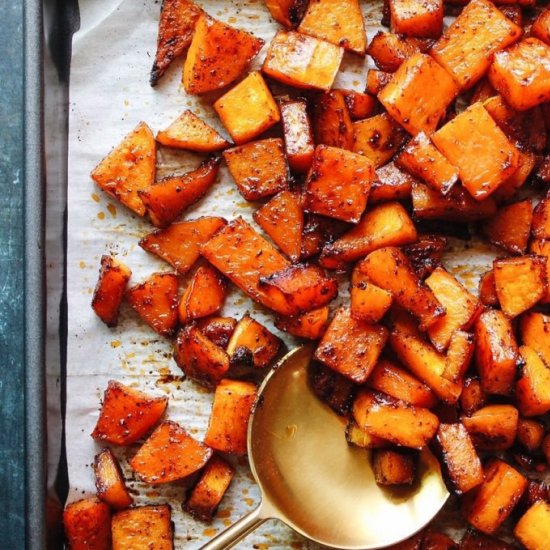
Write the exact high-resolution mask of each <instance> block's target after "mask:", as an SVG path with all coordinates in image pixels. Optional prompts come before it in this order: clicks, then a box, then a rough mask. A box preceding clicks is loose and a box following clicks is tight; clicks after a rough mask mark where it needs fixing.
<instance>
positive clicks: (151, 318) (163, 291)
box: [126, 273, 178, 336]
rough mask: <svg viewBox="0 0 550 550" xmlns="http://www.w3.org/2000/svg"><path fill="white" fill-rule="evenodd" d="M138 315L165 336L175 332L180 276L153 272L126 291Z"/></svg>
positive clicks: (127, 297)
mask: <svg viewBox="0 0 550 550" xmlns="http://www.w3.org/2000/svg"><path fill="white" fill-rule="evenodd" d="M126 299H127V300H128V303H129V304H130V305H131V306H132V307H133V308H134V309H135V310H136V312H137V313H138V315H139V316H140V317H141V318H142V319H143V320H144V321H145V322H146V323H147V324H148V325H149V326H150V327H151V328H152V329H153V330H154V331H155V332H158V333H159V334H162V335H163V336H170V335H171V334H173V332H174V330H175V329H176V325H177V323H178V311H177V307H178V278H177V276H176V275H174V274H173V273H153V274H152V275H150V276H149V277H148V278H147V279H146V280H145V281H144V282H143V283H141V284H139V285H135V286H133V287H132V288H130V289H129V290H128V292H127V293H126Z"/></svg>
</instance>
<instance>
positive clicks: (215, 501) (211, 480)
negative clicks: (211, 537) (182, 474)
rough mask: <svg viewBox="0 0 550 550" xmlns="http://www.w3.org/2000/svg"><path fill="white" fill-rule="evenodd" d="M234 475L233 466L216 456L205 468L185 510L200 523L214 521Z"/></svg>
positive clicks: (186, 503) (187, 501)
mask: <svg viewBox="0 0 550 550" xmlns="http://www.w3.org/2000/svg"><path fill="white" fill-rule="evenodd" d="M234 475H235V470H234V469H233V467H232V466H231V464H229V463H228V462H226V461H225V460H223V459H222V458H220V457H219V456H216V455H214V456H213V457H212V458H211V459H210V461H209V462H208V464H207V465H206V466H205V467H204V470H203V472H202V474H201V477H200V479H199V481H198V483H197V484H196V485H195V487H193V490H192V491H191V494H190V495H189V497H188V498H187V500H186V502H185V504H184V506H183V509H184V510H185V511H186V512H187V513H189V514H191V515H192V516H193V517H194V518H196V519H198V520H200V521H205V522H210V521H212V519H213V518H214V516H215V514H216V510H217V509H218V506H219V504H220V502H221V501H222V499H223V497H224V495H225V492H226V491H227V489H228V488H229V484H230V483H231V480H232V479H233V476H234Z"/></svg>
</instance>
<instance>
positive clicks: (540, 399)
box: [516, 346, 550, 416]
mask: <svg viewBox="0 0 550 550" xmlns="http://www.w3.org/2000/svg"><path fill="white" fill-rule="evenodd" d="M519 352H520V354H521V357H522V359H523V363H522V364H521V365H520V368H519V372H520V375H519V379H518V381H517V382H516V402H517V404H518V408H519V410H520V412H521V414H522V415H523V416H540V415H543V414H546V413H547V412H548V411H550V367H548V366H547V365H545V364H544V361H543V360H542V359H541V358H540V357H539V355H538V354H537V352H536V351H535V350H534V349H533V348H530V347H529V346H521V347H520V348H519Z"/></svg>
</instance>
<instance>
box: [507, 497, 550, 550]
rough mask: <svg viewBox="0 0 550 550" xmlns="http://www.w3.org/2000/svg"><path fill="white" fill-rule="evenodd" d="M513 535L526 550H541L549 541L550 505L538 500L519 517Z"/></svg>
mask: <svg viewBox="0 0 550 550" xmlns="http://www.w3.org/2000/svg"><path fill="white" fill-rule="evenodd" d="M514 535H515V537H516V539H518V540H519V541H520V542H521V544H522V545H523V546H524V547H525V548H527V550H541V549H542V548H544V547H545V546H546V545H547V544H548V541H549V540H550V504H548V502H544V501H543V500H539V501H537V502H535V504H533V506H531V508H529V510H527V512H525V514H524V515H523V516H521V518H520V520H519V521H518V522H517V524H516V527H515V528H514Z"/></svg>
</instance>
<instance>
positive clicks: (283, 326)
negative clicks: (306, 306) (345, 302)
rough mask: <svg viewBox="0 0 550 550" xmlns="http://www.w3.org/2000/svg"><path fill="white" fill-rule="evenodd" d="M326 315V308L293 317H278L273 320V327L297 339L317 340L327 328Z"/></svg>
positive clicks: (327, 313)
mask: <svg viewBox="0 0 550 550" xmlns="http://www.w3.org/2000/svg"><path fill="white" fill-rule="evenodd" d="M328 315H329V308H328V307H327V306H325V307H321V308H319V309H312V310H311V311H307V312H306V313H302V314H301V315H296V316H293V317H291V316H282V315H278V316H277V318H276V319H275V326H276V327H277V328H278V329H279V330H282V331H284V332H288V333H289V334H292V336H296V337H297V338H305V339H307V340H319V339H320V338H321V337H322V336H323V334H324V333H325V330H326V328H327V325H328Z"/></svg>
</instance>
